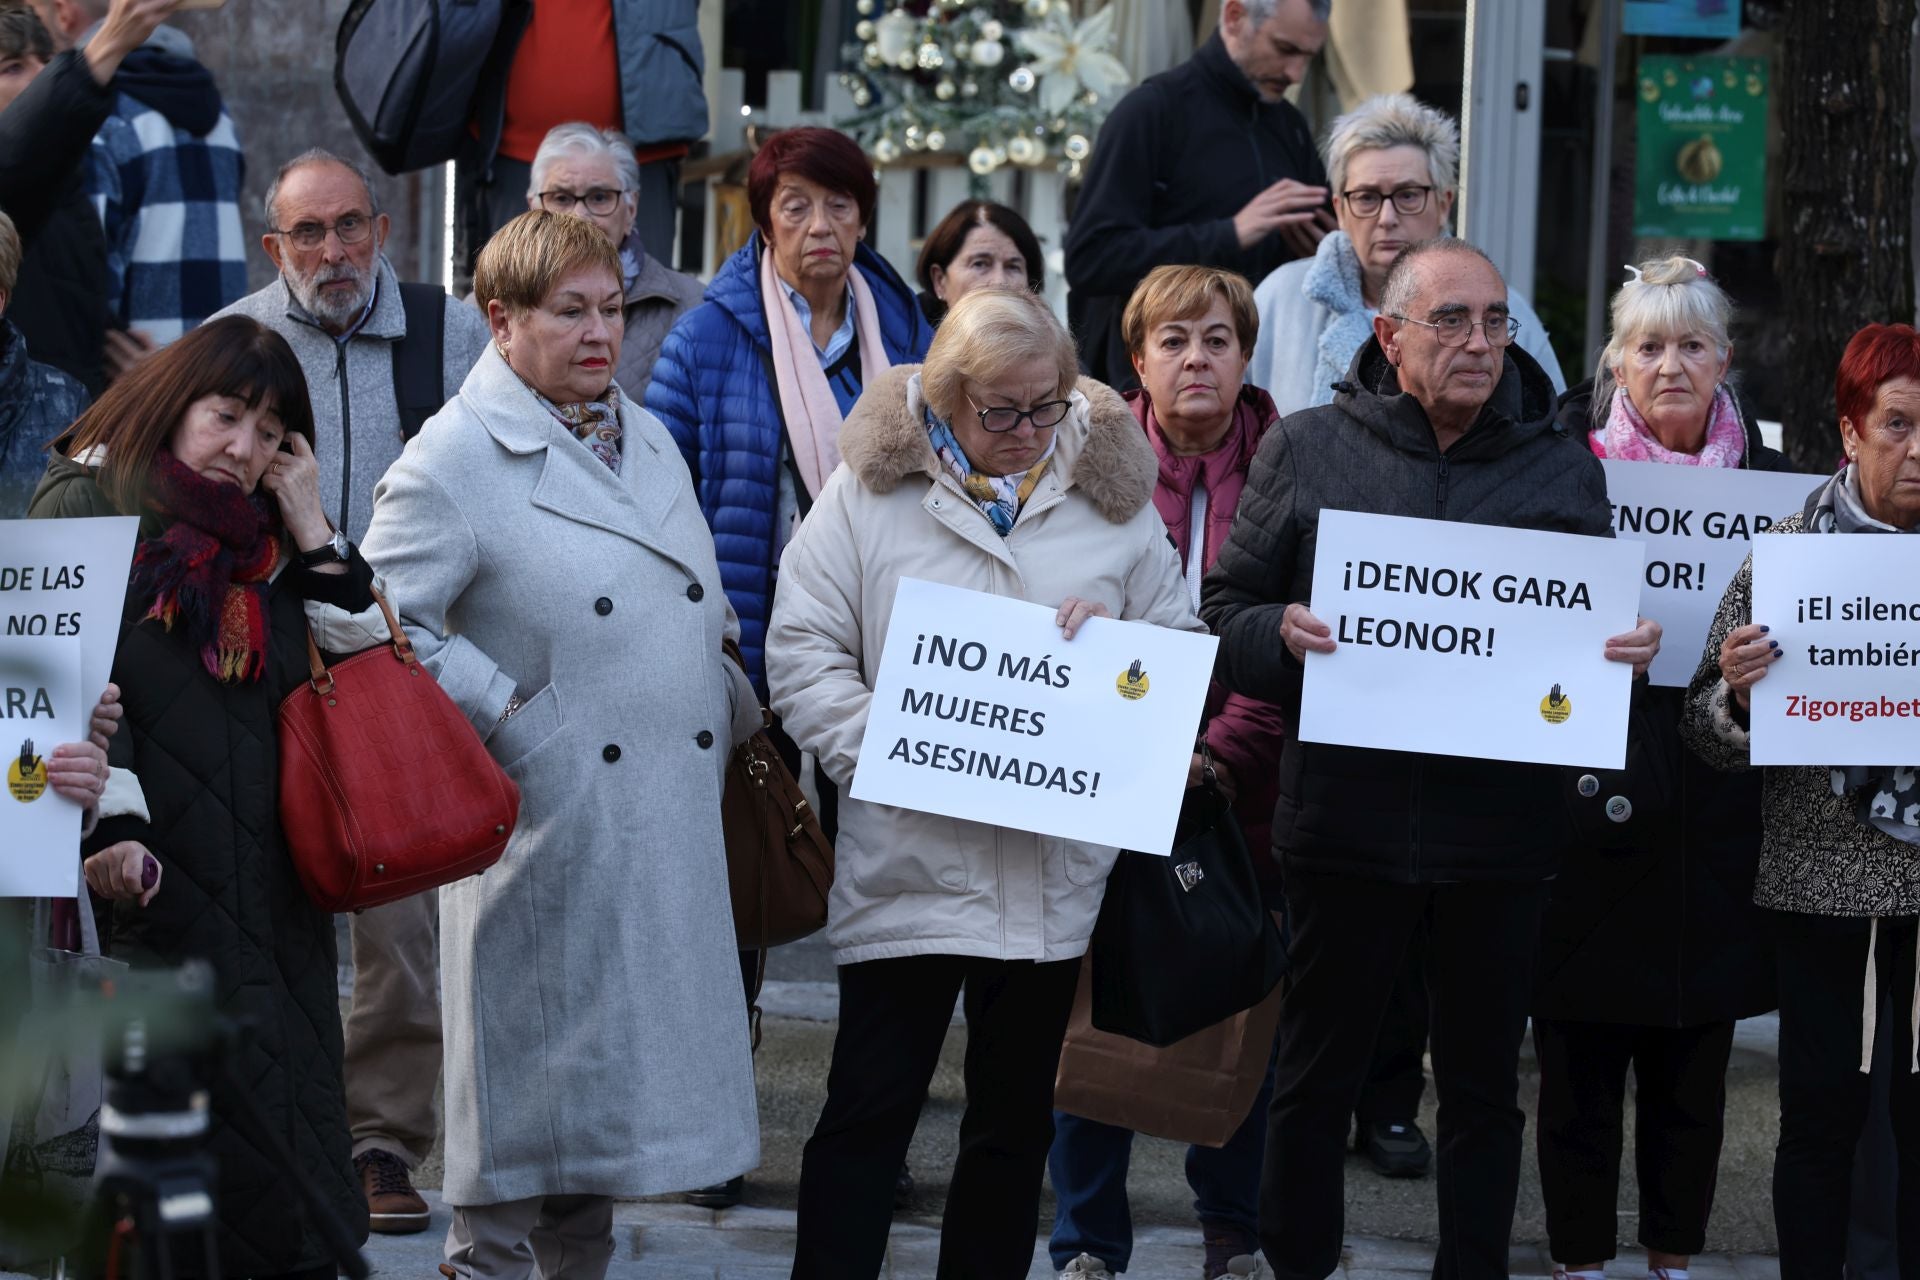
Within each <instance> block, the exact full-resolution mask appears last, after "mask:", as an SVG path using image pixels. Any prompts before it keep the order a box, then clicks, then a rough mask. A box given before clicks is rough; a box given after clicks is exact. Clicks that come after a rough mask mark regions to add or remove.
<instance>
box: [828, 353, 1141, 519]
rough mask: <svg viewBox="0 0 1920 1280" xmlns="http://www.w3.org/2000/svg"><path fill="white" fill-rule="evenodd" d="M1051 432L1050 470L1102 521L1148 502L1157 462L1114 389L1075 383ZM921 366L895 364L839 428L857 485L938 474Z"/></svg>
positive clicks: (887, 485)
mask: <svg viewBox="0 0 1920 1280" xmlns="http://www.w3.org/2000/svg"><path fill="white" fill-rule="evenodd" d="M1069 399H1070V400H1072V401H1073V410H1072V411H1071V412H1069V413H1068V414H1067V417H1066V419H1065V421H1063V422H1062V423H1061V424H1060V426H1059V427H1058V428H1056V429H1055V430H1056V431H1057V432H1058V435H1057V436H1056V438H1055V441H1054V465H1056V466H1058V467H1059V468H1060V469H1061V474H1063V475H1064V476H1065V477H1066V487H1068V488H1076V489H1079V490H1080V491H1081V492H1082V493H1084V494H1085V495H1086V496H1087V499H1088V500H1089V501H1091V502H1092V503H1093V505H1094V508H1095V509H1096V510H1098V511H1099V512H1100V514H1101V516H1103V517H1104V518H1105V519H1106V520H1107V521H1109V522H1110V523H1112V524H1125V523H1126V522H1127V521H1128V520H1131V519H1132V518H1133V517H1134V516H1135V515H1136V514H1138V513H1139V511H1140V509H1141V508H1142V507H1145V506H1146V505H1147V504H1148V503H1149V502H1151V501H1152V500H1153V486H1154V481H1155V479H1156V478H1157V477H1158V475H1159V460H1158V459H1157V458H1155V456H1154V452H1153V446H1152V445H1151V444H1149V443H1147V438H1146V435H1145V433H1143V432H1142V431H1141V430H1140V424H1139V423H1138V422H1137V421H1136V420H1135V419H1134V416H1133V411H1132V410H1131V409H1130V408H1129V407H1128V406H1127V402H1126V401H1125V400H1123V399H1121V398H1120V395H1119V393H1118V392H1116V391H1114V390H1113V388H1111V387H1109V386H1107V385H1106V384H1105V383H1103V382H1095V381H1094V380H1093V379H1092V378H1081V379H1080V381H1079V382H1078V383H1077V384H1076V385H1075V387H1074V389H1073V391H1072V393H1071V395H1070V396H1069ZM923 404H924V402H923V401H922V400H921V396H920V366H919V365H917V364H906V365H901V364H897V365H894V366H893V367H892V368H890V369H888V370H887V371H886V372H885V373H883V374H881V375H880V376H878V377H877V378H874V379H872V380H870V381H869V382H868V383H867V386H866V390H865V391H863V392H862V393H861V395H860V399H859V401H858V402H857V403H856V404H855V405H854V406H853V412H852V413H849V414H848V415H847V420H846V422H845V424H844V425H843V426H842V427H841V428H840V456H841V457H842V458H843V459H845V461H846V464H847V467H848V469H849V470H851V471H852V472H853V474H854V476H855V477H857V478H858V479H859V481H860V483H861V484H863V485H865V486H866V487H867V488H869V489H872V490H873V491H874V492H875V493H891V492H892V491H893V490H894V489H895V488H896V487H897V486H898V485H899V484H900V482H901V481H903V480H905V479H906V478H907V477H908V476H914V475H925V476H929V477H932V478H935V479H937V478H938V477H939V476H941V475H943V474H945V468H944V467H943V466H942V465H941V462H940V459H939V457H938V456H937V455H936V454H935V453H934V451H933V444H932V442H931V441H930V440H929V439H928V436H927V425H926V422H925V420H924V418H923V417H922V407H923Z"/></svg>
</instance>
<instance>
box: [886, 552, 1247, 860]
mask: <svg viewBox="0 0 1920 1280" xmlns="http://www.w3.org/2000/svg"><path fill="white" fill-rule="evenodd" d="M1054 612H1055V611H1054V610H1053V609H1051V608H1046V607H1043V606H1041V605H1037V604H1028V603H1026V602H1025V601H1022V600H1008V599H1005V598H1004V597H1001V596H993V595H986V594H984V593H981V592H977V591H964V590H961V589H960V588H958V587H947V586H941V585H939V584H937V583H932V582H924V581H921V580H920V579H917V578H902V579H900V586H899V590H898V592H897V594H896V595H895V596H894V601H893V614H892V617H891V620H890V621H889V622H888V625H887V647H886V652H885V653H884V654H882V655H881V658H880V674H879V677H878V678H877V679H876V680H875V682H874V687H873V703H872V706H871V709H870V710H869V711H868V713H867V730H866V736H865V737H863V738H862V739H861V742H860V764H859V767H858V768H857V769H856V770H855V771H854V777H853V792H852V794H853V797H854V799H856V800H870V801H872V802H874V803H876V804H888V805H894V806H896V807H898V808H902V809H919V810H922V811H924V812H927V813H941V814H946V815H947V816H948V817H953V818H966V819H970V820H971V821H974V822H988V823H993V824H995V825H997V826H1003V827H1011V828H1013V829H1015V830H1019V831H1034V832H1038V833H1040V834H1042V835H1050V836H1059V837H1061V838H1062V839H1067V840H1085V841H1089V842H1091V843H1093V844H1104V845H1114V846H1116V847H1125V848H1128V849H1137V850H1140V851H1142V852H1145V853H1160V854H1164V853H1167V852H1168V851H1169V850H1170V849H1171V847H1172V845H1173V831H1174V824H1175V822H1176V820H1177V819H1178V818H1179V816H1180V798H1181V796H1182V794H1183V793H1184V792H1185V791H1186V786H1187V764H1188V762H1189V760H1191V758H1192V756H1193V745H1194V735H1195V734H1196V733H1197V732H1198V731H1199V728H1200V714H1201V712H1202V710H1204V708H1205V705H1206V698H1207V685H1208V683H1209V682H1210V681H1211V679H1212V676H1213V655H1214V650H1215V648H1216V647H1217V646H1218V644H1219V642H1218V641H1217V640H1215V639H1214V638H1213V637H1212V636H1208V635H1198V634H1195V633H1192V632H1186V631H1171V630H1168V629H1167V628H1165V627H1156V626H1151V625H1149V624H1147V623H1143V622H1119V621H1115V620H1113V619H1109V618H1089V619H1088V620H1087V622H1086V623H1085V624H1084V625H1083V626H1082V627H1081V628H1080V629H1079V630H1077V631H1075V632H1074V636H1073V639H1071V640H1062V639H1061V638H1060V628H1059V627H1057V626H1055V625H1054V622H1053V619H1054Z"/></svg>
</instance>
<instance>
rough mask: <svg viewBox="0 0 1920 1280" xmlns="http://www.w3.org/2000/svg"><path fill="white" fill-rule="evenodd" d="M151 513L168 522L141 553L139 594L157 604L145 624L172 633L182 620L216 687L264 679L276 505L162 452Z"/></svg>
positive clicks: (154, 473)
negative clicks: (150, 621)
mask: <svg viewBox="0 0 1920 1280" xmlns="http://www.w3.org/2000/svg"><path fill="white" fill-rule="evenodd" d="M147 509H148V510H150V511H151V512H153V514H154V515H157V516H159V517H161V518H162V519H164V520H167V521H169V522H170V523H169V524H168V525H167V529H166V532H164V533H162V534H161V535H160V536H159V537H157V538H148V539H147V540H146V541H144V542H142V543H141V544H140V545H139V546H138V547H137V548H135V549H134V553H133V587H134V590H135V591H137V592H139V593H141V594H143V595H145V594H151V595H152V597H153V604H152V605H151V606H149V607H148V609H147V613H146V618H151V619H154V620H157V621H158V622H159V623H160V624H161V625H162V626H163V627H165V628H166V629H167V630H169V631H171V630H173V624H174V623H175V622H176V621H178V620H179V619H180V618H181V617H183V616H184V617H185V619H186V623H187V638H188V639H189V640H190V641H192V643H193V646H194V648H196V649H198V650H199V651H200V661H201V662H202V663H203V664H204V665H205V666H206V668H207V672H208V673H209V674H210V675H212V676H213V677H214V678H215V679H216V680H221V681H224V682H226V683H228V684H237V683H240V682H242V681H251V680H258V679H259V678H260V677H261V675H262V674H264V673H265V671H266V669H267V579H268V578H269V577H271V576H272V574H273V567H274V566H275V565H276V564H278V563H279V561H280V536H281V535H280V510H279V507H278V505H277V504H276V503H275V502H274V500H273V498H272V497H271V496H269V495H267V494H265V493H262V492H259V491H258V490H256V491H255V492H253V493H251V494H247V493H242V492H241V491H240V487H239V486H238V485H235V484H231V483H229V482H227V481H224V480H210V479H208V478H207V477H205V476H203V475H200V474H198V473H197V472H195V471H193V470H191V469H189V468H188V467H187V466H186V464H185V463H183V462H181V461H180V460H179V459H177V458H175V457H174V456H173V455H172V454H171V453H169V452H167V451H166V450H165V449H161V450H160V451H158V452H157V453H155V454H154V455H153V462H152V464H151V465H150V466H149V468H148V470H147ZM145 620H146V619H142V621H145Z"/></svg>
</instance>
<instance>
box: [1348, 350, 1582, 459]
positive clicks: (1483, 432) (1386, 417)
mask: <svg viewBox="0 0 1920 1280" xmlns="http://www.w3.org/2000/svg"><path fill="white" fill-rule="evenodd" d="M1333 402H1334V404H1335V405H1337V406H1338V407H1339V408H1341V409H1343V410H1344V411H1345V412H1346V413H1347V414H1348V415H1349V416H1350V417H1352V418H1355V419H1357V420H1358V421H1359V422H1360V424H1361V425H1362V426H1364V427H1366V429H1367V430H1369V431H1371V432H1372V433H1373V434H1374V435H1376V436H1378V437H1379V438H1380V439H1381V440H1383V441H1385V442H1386V443H1388V444H1390V445H1392V446H1393V447H1394V448H1395V449H1398V450H1399V451H1400V452H1402V453H1412V454H1435V455H1437V454H1438V453H1439V452H1440V449H1439V445H1438V444H1437V443H1436V442H1435V440H1434V436H1433V426H1432V424H1431V423H1430V422H1429V421H1428V420H1427V411H1426V410H1425V409H1424V408H1422V407H1421V405H1420V402H1419V401H1417V400H1415V399H1414V398H1413V397H1412V396H1411V395H1409V394H1407V393H1406V392H1404V391H1402V390H1401V389H1400V378H1399V371H1398V370H1397V369H1395V368H1394V367H1393V365H1392V364H1390V363H1388V361H1387V355H1386V352H1384V351H1382V350H1381V349H1380V340H1379V339H1378V338H1368V339H1367V341H1366V343H1365V345H1363V346H1362V347H1361V348H1360V349H1359V350H1358V351H1356V352H1354V354H1353V363H1352V364H1350V365H1349V366H1348V367H1347V376H1346V379H1345V380H1344V381H1342V382H1339V383H1336V384H1335V387H1334V396H1333ZM1546 434H1553V435H1566V434H1567V430H1566V428H1565V427H1564V426H1562V425H1560V423H1559V422H1557V421H1556V420H1555V418H1554V393H1553V383H1552V382H1551V381H1550V380H1549V379H1548V378H1547V375H1546V372H1545V371H1544V370H1542V369H1541V368H1540V366H1539V364H1538V363H1537V362H1535V360H1534V358H1533V357H1532V356H1530V355H1528V354H1527V353H1526V352H1525V351H1522V350H1521V349H1520V348H1519V347H1518V346H1510V347H1508V348H1507V349H1506V359H1505V360H1503V361H1502V362H1501V368H1500V381H1499V382H1497V383H1495V384H1494V387H1493V394H1492V395H1491V396H1489V397H1488V398H1487V403H1486V405H1485V406H1484V407H1482V408H1481V410H1480V416H1479V417H1478V418H1476V419H1474V423H1473V426H1472V427H1471V428H1469V429H1468V431H1467V433H1466V434H1465V435H1464V436H1462V437H1461V438H1460V439H1459V440H1458V441H1456V442H1455V443H1454V445H1453V447H1452V449H1450V450H1449V454H1450V456H1454V457H1461V456H1465V457H1480V458H1494V457H1499V456H1500V455H1501V454H1504V453H1510V452H1512V451H1513V450H1515V449H1517V448H1519V447H1520V446H1521V445H1523V444H1525V443H1526V442H1528V441H1529V440H1533V439H1535V438H1537V437H1539V436H1541V435H1546Z"/></svg>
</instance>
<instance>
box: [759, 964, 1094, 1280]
mask: <svg viewBox="0 0 1920 1280" xmlns="http://www.w3.org/2000/svg"><path fill="white" fill-rule="evenodd" d="M1079 976H1080V961H1079V960H1078V959H1073V960H1062V961H1057V962H1054V963H1049V964H1035V963H1032V962H1030V961H998V960H977V959H971V958H968V957H965V956H908V957H904V958H902V959H898V960H869V961H866V962H865V963H862V964H849V965H842V966H841V967H840V1029H839V1032H838V1034H837V1035H835V1037H834V1041H833V1066H832V1068H831V1069H830V1070H829V1072H828V1074H827V1102H826V1105H825V1106H824V1107H823V1108H821V1111H820V1121H819V1123H818V1124H816V1125H815V1126H814V1129H813V1136H812V1137H811V1138H809V1139H807V1147H806V1152H805V1154H804V1155H803V1157H802V1159H801V1162H800V1223H799V1235H798V1239H797V1241H796V1243H795V1247H794V1255H793V1277H794V1280H874V1277H875V1276H877V1275H878V1274H879V1273H880V1267H881V1264H882V1262H883V1260H884V1258H885V1255H886V1249H887V1228H888V1226H889V1224H890V1223H891V1222H892V1220H893V1186H894V1178H895V1177H896V1176H897V1175H898V1174H899V1172H900V1162H901V1161H902V1160H904V1159H906V1155H907V1146H908V1144H909V1143H910V1142H911V1141H912V1140H913V1130H914V1127H915V1125H916V1124H918V1123H919V1120H920V1108H921V1106H922V1105H923V1104H924V1103H925V1102H926V1099H927V1085H928V1083H929V1082H930V1081H931V1080H932V1079H933V1072H934V1068H935V1067H936V1066H938V1065H939V1060H940V1046H941V1043H942V1042H943V1041H945V1040H946V1038H947V1026H948V1023H949V1022H950V1021H951V1019H952V1017H953V1003H954V1000H955V998H956V997H958V996H960V994H961V991H962V988H963V987H964V989H965V993H966V1001H965V1011H966V1018H967V1058H966V1067H965V1075H966V1086H967V1109H966V1113H965V1114H964V1115H963V1116H962V1117H961V1120H960V1149H959V1153H958V1154H957V1155H956V1156H955V1158H954V1162H953V1179H952V1182H951V1184H950V1185H949V1187H948V1189H947V1210H946V1216H945V1218H944V1219H943V1220H942V1222H941V1225H940V1266H939V1271H938V1275H939V1277H940V1280H1023V1277H1025V1276H1026V1274H1027V1270H1028V1268H1029V1267H1031V1266H1032V1264H1033V1250H1034V1234H1035V1231H1036V1229H1037V1227H1038V1225H1039V1215H1040V1177H1041V1173H1042V1171H1043V1170H1045V1168H1046V1164H1047V1149H1048V1148H1049V1147H1050V1146H1052V1145H1053V1077H1054V1073H1055V1071H1056V1070H1057V1069H1058V1068H1059V1065H1060V1042H1061V1039H1062V1038H1063V1037H1064V1036H1065V1035H1066V1031H1067V1015H1068V1014H1069V1013H1070V1012H1071V1011H1072V1009H1073V994H1074V988H1075V987H1076V985H1077V984H1078V982H1079Z"/></svg>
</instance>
